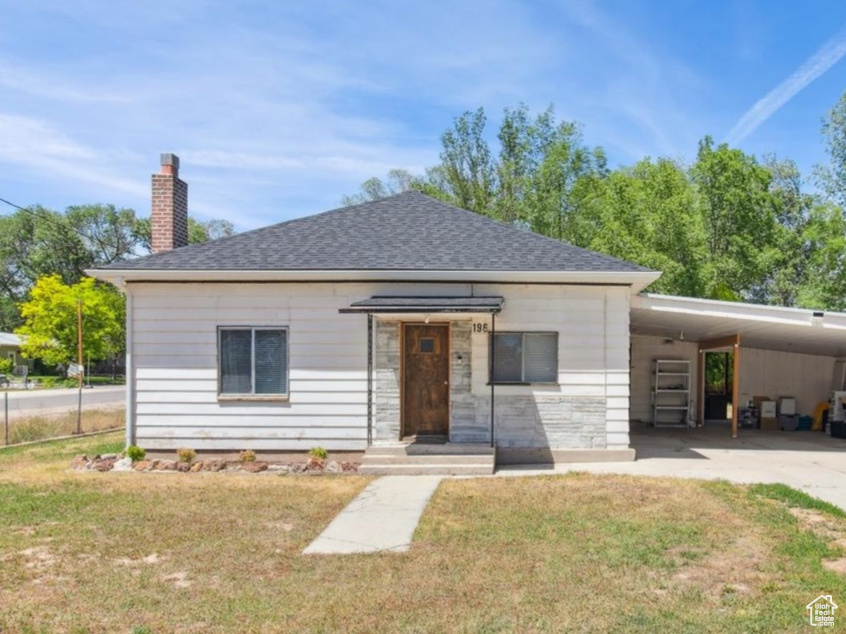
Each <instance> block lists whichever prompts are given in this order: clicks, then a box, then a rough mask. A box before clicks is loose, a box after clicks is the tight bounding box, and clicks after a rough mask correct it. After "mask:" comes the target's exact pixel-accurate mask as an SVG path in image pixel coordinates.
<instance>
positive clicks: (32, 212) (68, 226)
mask: <svg viewBox="0 0 846 634" xmlns="http://www.w3.org/2000/svg"><path fill="white" fill-rule="evenodd" d="M0 202H2V203H6V204H7V205H9V206H10V207H14V208H15V209H19V210H20V211H23V212H26V213H28V214H29V215H31V216H34V217H36V218H40V219H41V220H46V221H47V222H50V223H52V224H54V225H56V226H61V227H62V228H63V229H70V230H71V231H73V232H74V233H76V234H79V235H80V236H82V237H83V238H85V239H86V240H88V241H89V242H96V240H94V239H93V238H92V237H91V236H89V235H87V234H86V233H84V232H83V231H80V230H79V229H77V228H76V227H74V226H72V225H71V224H69V223H68V222H67V219H66V218H65V217H64V216H61V218H62V221H61V222H59V221H57V219H56V218H53V217H51V216H45V215H42V214H39V213H38V212H36V211H35V210H34V209H29V208H27V207H21V206H20V205H16V204H15V203H13V202H11V201H9V200H6V199H5V198H0Z"/></svg>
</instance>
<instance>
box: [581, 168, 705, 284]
mask: <svg viewBox="0 0 846 634" xmlns="http://www.w3.org/2000/svg"><path fill="white" fill-rule="evenodd" d="M573 199H574V204H575V206H576V209H577V211H576V212H574V215H573V218H572V221H571V223H570V226H569V235H567V238H568V239H569V240H570V241H571V242H574V243H576V244H578V245H580V246H585V247H586V248H589V249H592V250H595V251H600V252H602V253H607V254H609V255H613V256H615V257H619V258H622V259H625V260H628V261H630V262H635V263H637V264H640V265H642V266H646V267H649V268H652V269H656V270H660V271H663V272H664V274H663V275H662V276H661V278H660V279H659V280H658V281H657V282H655V283H654V284H653V285H652V286H651V287H650V290H652V291H657V292H663V293H670V294H673V295H688V296H694V297H696V296H701V295H702V294H703V292H704V290H705V286H706V279H707V276H708V269H707V265H706V262H707V260H706V258H705V244H704V243H705V240H704V237H705V225H704V220H703V217H702V212H701V208H700V205H699V201H698V199H697V197H696V193H695V190H694V189H693V187H692V186H691V183H690V181H689V179H688V177H687V174H686V173H685V171H684V169H683V168H682V167H681V166H679V165H678V164H677V163H675V162H673V161H670V160H668V159H659V160H658V161H655V162H653V161H651V160H649V159H645V160H643V161H640V162H639V163H637V164H636V165H635V166H634V167H632V168H627V169H619V170H615V171H614V172H611V173H610V174H609V175H607V176H601V175H595V176H592V177H590V178H582V179H581V180H580V181H579V182H578V185H577V187H576V189H575V191H574V195H573Z"/></svg>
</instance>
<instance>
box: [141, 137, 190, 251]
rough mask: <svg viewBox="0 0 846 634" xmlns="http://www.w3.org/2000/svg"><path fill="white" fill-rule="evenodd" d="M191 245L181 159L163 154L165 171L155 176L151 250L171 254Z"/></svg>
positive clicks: (186, 191) (173, 155)
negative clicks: (180, 166)
mask: <svg viewBox="0 0 846 634" xmlns="http://www.w3.org/2000/svg"><path fill="white" fill-rule="evenodd" d="M187 244H188V183H186V182H185V181H183V180H181V179H180V178H179V157H178V156H176V155H175V154H162V170H161V172H159V173H158V174H153V199H152V207H151V209H150V248H151V251H152V252H153V253H164V252H165V251H172V250H173V249H178V248H179V247H184V246H185V245H187Z"/></svg>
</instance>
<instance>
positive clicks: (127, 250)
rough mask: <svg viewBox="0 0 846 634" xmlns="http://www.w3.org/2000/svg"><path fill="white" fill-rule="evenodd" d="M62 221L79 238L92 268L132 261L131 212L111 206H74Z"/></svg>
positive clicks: (135, 241)
mask: <svg viewBox="0 0 846 634" xmlns="http://www.w3.org/2000/svg"><path fill="white" fill-rule="evenodd" d="M65 219H66V220H67V222H68V223H69V224H70V226H71V227H73V228H74V229H75V230H76V231H78V232H79V234H80V235H81V237H82V242H83V244H84V246H85V248H86V250H87V251H88V253H89V256H90V259H91V261H92V264H93V265H94V266H105V265H107V264H112V263H113V262H119V261H121V260H125V259H127V258H130V257H132V256H133V255H134V254H135V249H136V247H137V246H138V236H137V235H136V234H135V226H136V218H135V212H134V211H133V210H132V209H117V208H116V207H115V206H114V205H75V206H72V207H68V208H67V209H66V210H65Z"/></svg>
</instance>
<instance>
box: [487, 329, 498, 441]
mask: <svg viewBox="0 0 846 634" xmlns="http://www.w3.org/2000/svg"><path fill="white" fill-rule="evenodd" d="M495 339H496V313H491V352H490V357H491V368H490V373H489V375H488V376H489V378H490V380H491V447H496V437H495V435H494V411H495V409H494V383H495V382H494V367H495V366H494V364H495V363H496V341H495Z"/></svg>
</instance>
